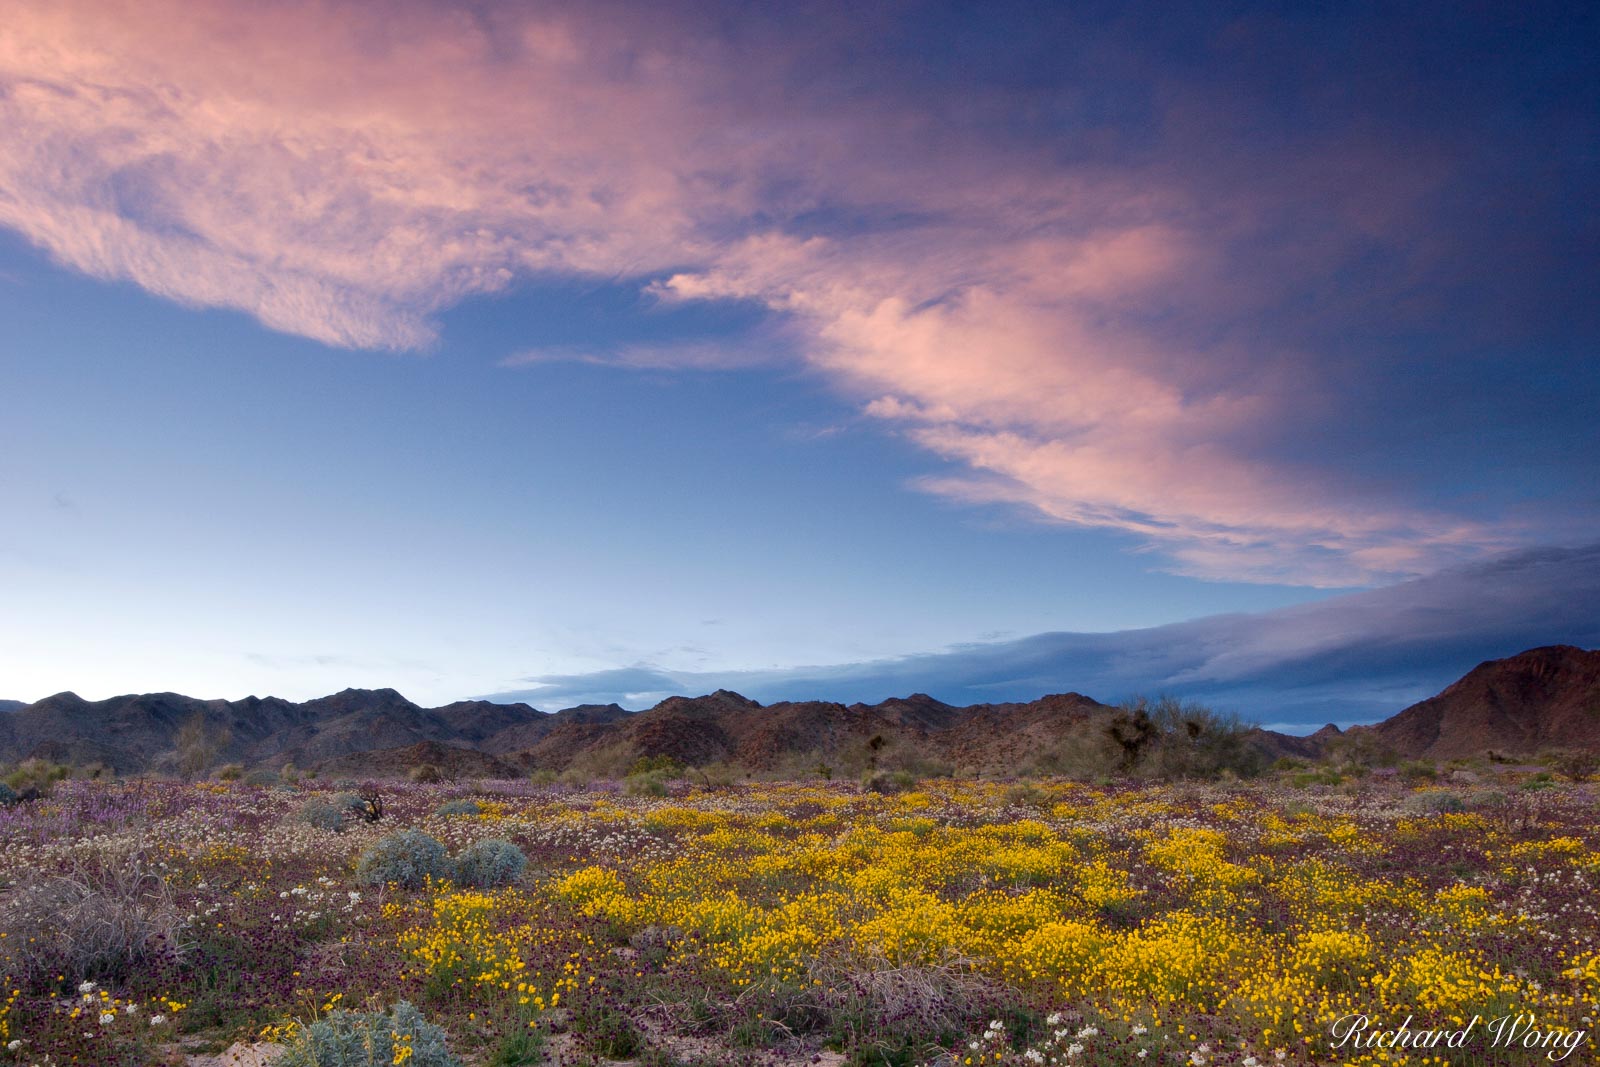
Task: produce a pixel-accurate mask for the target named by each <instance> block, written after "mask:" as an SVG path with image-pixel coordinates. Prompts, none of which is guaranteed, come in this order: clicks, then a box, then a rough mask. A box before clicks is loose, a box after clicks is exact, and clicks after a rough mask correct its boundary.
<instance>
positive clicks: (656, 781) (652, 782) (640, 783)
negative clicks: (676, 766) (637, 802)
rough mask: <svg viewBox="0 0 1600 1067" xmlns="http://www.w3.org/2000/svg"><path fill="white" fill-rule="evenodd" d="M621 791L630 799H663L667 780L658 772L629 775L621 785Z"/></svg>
mask: <svg viewBox="0 0 1600 1067" xmlns="http://www.w3.org/2000/svg"><path fill="white" fill-rule="evenodd" d="M622 790H623V792H625V793H627V794H628V795H629V796H630V797H664V796H666V795H667V780H666V778H665V777H663V776H662V774H661V772H660V771H651V772H649V773H647V774H630V775H629V776H628V778H627V780H626V781H624V782H623V783H622Z"/></svg>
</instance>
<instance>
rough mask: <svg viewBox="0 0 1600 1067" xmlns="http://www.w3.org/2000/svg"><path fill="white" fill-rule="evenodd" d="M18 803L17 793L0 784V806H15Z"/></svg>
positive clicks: (2, 783)
mask: <svg viewBox="0 0 1600 1067" xmlns="http://www.w3.org/2000/svg"><path fill="white" fill-rule="evenodd" d="M16 802H17V791H16V790H15V789H12V788H11V787H10V786H9V785H6V784H5V783H4V782H0V804H15V803H16Z"/></svg>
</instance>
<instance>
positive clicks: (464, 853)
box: [456, 839, 528, 889]
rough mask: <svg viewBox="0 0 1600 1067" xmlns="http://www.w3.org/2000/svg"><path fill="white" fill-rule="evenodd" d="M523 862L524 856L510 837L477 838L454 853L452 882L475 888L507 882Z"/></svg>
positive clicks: (525, 863)
mask: <svg viewBox="0 0 1600 1067" xmlns="http://www.w3.org/2000/svg"><path fill="white" fill-rule="evenodd" d="M527 866H528V857H527V856H525V855H523V853H522V850H521V849H520V848H518V847H517V846H516V845H513V844H512V843H511V842H510V841H501V840H498V839H490V840H488V841H478V842H475V843H474V844H471V845H468V846H467V847H466V848H464V849H462V850H461V854H460V855H458V856H457V857H456V883H457V884H458V885H466V886H472V887H473V888H475V889H492V888H494V887H496V886H504V885H510V884H511V883H512V882H515V881H516V880H517V879H518V878H521V877H522V872H523V870H524V869H525V868H526V867H527Z"/></svg>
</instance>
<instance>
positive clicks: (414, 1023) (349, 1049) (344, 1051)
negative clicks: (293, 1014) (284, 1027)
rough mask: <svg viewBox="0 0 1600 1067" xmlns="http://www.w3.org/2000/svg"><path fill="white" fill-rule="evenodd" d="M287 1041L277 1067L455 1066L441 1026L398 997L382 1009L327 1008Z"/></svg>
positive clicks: (457, 1065) (455, 1062)
mask: <svg viewBox="0 0 1600 1067" xmlns="http://www.w3.org/2000/svg"><path fill="white" fill-rule="evenodd" d="M407 1038H409V1040H407ZM287 1045H288V1050H287V1051H286V1052H285V1053H284V1054H283V1056H282V1057H280V1058H279V1059H278V1060H277V1064H278V1067H392V1065H393V1064H395V1063H401V1062H403V1063H405V1064H407V1065H408V1067H461V1061H460V1060H458V1059H456V1058H455V1057H454V1056H452V1055H450V1051H449V1050H448V1049H447V1048H445V1043H444V1030H443V1028H441V1027H439V1026H436V1025H434V1024H433V1023H430V1022H428V1020H426V1019H424V1018H423V1017H422V1013H421V1012H419V1011H417V1009H416V1008H414V1007H412V1006H411V1005H410V1004H409V1003H408V1002H406V1001H404V1000H402V1001H401V1002H400V1003H398V1004H396V1005H395V1006H394V1007H393V1008H392V1009H390V1010H389V1011H387V1012H376V1011H374V1012H353V1011H344V1010H339V1011H333V1012H329V1013H328V1014H327V1015H325V1016H323V1017H322V1018H321V1019H318V1020H317V1021H316V1022H314V1023H311V1024H310V1025H307V1026H301V1027H299V1028H298V1029H296V1030H295V1033H294V1036H293V1037H291V1038H290V1039H289V1040H288V1042H287ZM397 1045H399V1050H398V1054H397V1049H396V1046H397ZM407 1045H409V1046H410V1053H409V1055H407V1054H406V1052H405V1048H406V1046H407Z"/></svg>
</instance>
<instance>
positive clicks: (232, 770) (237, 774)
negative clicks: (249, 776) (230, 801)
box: [217, 763, 244, 782]
mask: <svg viewBox="0 0 1600 1067" xmlns="http://www.w3.org/2000/svg"><path fill="white" fill-rule="evenodd" d="M243 777H244V764H242V763H224V764H223V765H222V766H221V767H218V768H217V780H218V781H222V782H237V781H238V780H239V779H241V778H243Z"/></svg>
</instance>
